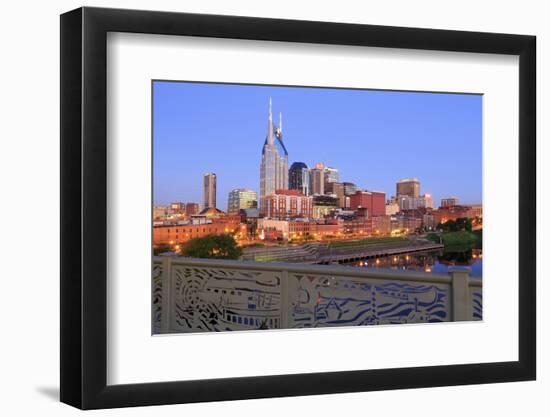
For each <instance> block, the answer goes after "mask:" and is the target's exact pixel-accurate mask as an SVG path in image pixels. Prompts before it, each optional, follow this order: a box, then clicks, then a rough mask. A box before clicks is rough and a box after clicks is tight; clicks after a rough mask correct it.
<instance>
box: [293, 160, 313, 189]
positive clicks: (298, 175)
mask: <svg viewBox="0 0 550 417" xmlns="http://www.w3.org/2000/svg"><path fill="white" fill-rule="evenodd" d="M309 182H310V180H309V168H308V167H307V165H306V164H305V163H304V162H294V163H293V164H292V165H291V167H290V169H289V170H288V188H289V189H291V190H296V191H299V192H301V193H302V194H303V195H309V194H310V192H309Z"/></svg>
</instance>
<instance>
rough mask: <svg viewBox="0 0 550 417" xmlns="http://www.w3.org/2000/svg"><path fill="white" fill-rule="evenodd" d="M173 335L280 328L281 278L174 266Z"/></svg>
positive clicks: (275, 273) (272, 273) (263, 273)
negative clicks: (176, 333)
mask: <svg viewBox="0 0 550 417" xmlns="http://www.w3.org/2000/svg"><path fill="white" fill-rule="evenodd" d="M172 273H173V274H174V275H173V278H174V296H173V297H174V312H175V314H174V315H173V316H172V323H171V329H173V331H176V332H201V331H225V330H252V329H258V328H265V329H268V328H269V329H272V328H279V327H280V322H279V321H280V311H281V291H280V288H281V274H280V273H279V272H278V271H254V270H238V269H220V268H206V267H189V266H185V265H174V266H173V272H172Z"/></svg>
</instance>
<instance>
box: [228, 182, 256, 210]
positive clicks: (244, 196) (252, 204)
mask: <svg viewBox="0 0 550 417" xmlns="http://www.w3.org/2000/svg"><path fill="white" fill-rule="evenodd" d="M257 207H258V193H257V192H256V191H253V190H249V189H248V188H237V189H235V190H232V191H230V192H229V196H228V199H227V212H228V213H229V214H237V213H238V212H239V210H240V209H249V208H257Z"/></svg>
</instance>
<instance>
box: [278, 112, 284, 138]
mask: <svg viewBox="0 0 550 417" xmlns="http://www.w3.org/2000/svg"><path fill="white" fill-rule="evenodd" d="M279 132H281V133H283V113H279Z"/></svg>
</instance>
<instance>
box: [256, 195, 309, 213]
mask: <svg viewBox="0 0 550 417" xmlns="http://www.w3.org/2000/svg"><path fill="white" fill-rule="evenodd" d="M264 201H265V210H264V213H263V214H264V216H265V217H268V218H272V219H287V218H293V217H311V216H312V209H313V198H312V197H311V196H305V195H303V194H302V193H300V192H299V191H297V190H277V191H276V192H275V193H274V194H271V195H268V196H266V197H265V200H264Z"/></svg>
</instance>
